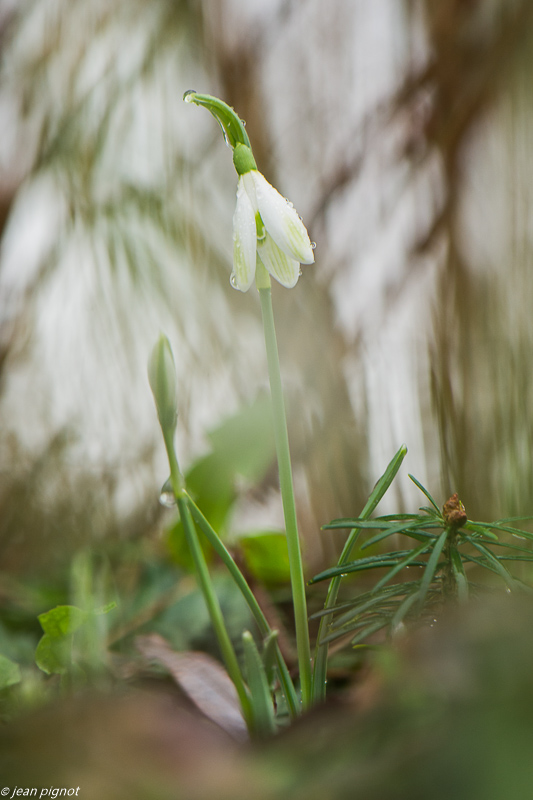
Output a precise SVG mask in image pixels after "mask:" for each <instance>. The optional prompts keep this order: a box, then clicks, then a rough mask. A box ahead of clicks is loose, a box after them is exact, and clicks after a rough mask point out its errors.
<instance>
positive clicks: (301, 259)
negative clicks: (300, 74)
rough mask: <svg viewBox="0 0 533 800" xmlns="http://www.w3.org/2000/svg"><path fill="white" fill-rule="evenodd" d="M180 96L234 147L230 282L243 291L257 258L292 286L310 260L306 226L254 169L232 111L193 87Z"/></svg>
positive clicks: (239, 123)
mask: <svg viewBox="0 0 533 800" xmlns="http://www.w3.org/2000/svg"><path fill="white" fill-rule="evenodd" d="M184 100H185V101H186V102H188V103H196V104H197V105H201V106H204V107H205V108H208V109H209V111H210V112H211V113H212V114H213V116H214V117H215V118H216V119H217V120H218V122H219V124H220V127H221V128H222V131H223V133H224V138H225V139H226V142H227V144H228V145H229V146H230V147H232V148H233V163H234V165H235V169H236V170H237V174H238V175H239V183H238V186H237V205H236V207H235V214H234V216H233V272H232V273H231V284H232V286H234V287H235V288H236V289H239V290H240V291H241V292H247V291H248V289H249V288H250V286H251V285H252V283H253V282H254V278H255V274H256V267H257V259H259V261H260V262H261V263H262V265H263V266H264V267H265V268H266V270H267V271H268V272H269V273H270V275H272V277H273V278H275V279H276V280H277V281H279V283H281V284H282V286H286V287H287V288H288V289H291V288H292V287H293V286H295V285H296V283H297V281H298V278H299V276H300V264H312V263H313V262H314V260H315V259H314V255H313V247H314V245H312V244H311V242H310V240H309V234H308V233H307V230H306V228H305V225H304V224H303V222H302V220H301V219H300V217H299V216H298V214H297V212H296V211H295V209H294V208H293V206H292V203H289V201H288V200H286V199H285V198H284V197H282V196H281V195H280V193H279V192H278V191H277V190H276V189H274V187H273V186H271V185H270V183H269V182H268V181H267V180H266V178H265V177H264V176H263V175H261V173H260V172H259V171H258V169H257V165H256V163H255V159H254V157H253V153H252V149H251V146H250V140H249V138H248V134H247V133H246V129H245V127H244V123H243V122H242V120H241V119H239V117H238V116H237V114H236V113H235V111H234V110H233V109H232V108H230V107H229V106H228V105H226V103H224V102H223V101H222V100H219V99H218V98H216V97H212V96H211V95H202V94H198V93H197V92H194V91H188V92H185V95H184Z"/></svg>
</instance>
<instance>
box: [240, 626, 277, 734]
mask: <svg viewBox="0 0 533 800" xmlns="http://www.w3.org/2000/svg"><path fill="white" fill-rule="evenodd" d="M242 644H243V648H244V661H245V664H246V674H247V677H248V686H249V687H250V694H251V704H252V717H253V726H254V732H255V733H256V734H258V735H260V736H271V735H273V734H274V733H275V732H276V721H275V718H274V705H273V702H272V694H271V692H270V687H269V683H268V679H267V675H266V672H265V667H264V665H263V661H262V659H261V656H260V655H259V651H258V649H257V646H256V644H255V642H254V638H253V636H252V634H251V633H250V632H249V631H245V632H244V633H243V635H242Z"/></svg>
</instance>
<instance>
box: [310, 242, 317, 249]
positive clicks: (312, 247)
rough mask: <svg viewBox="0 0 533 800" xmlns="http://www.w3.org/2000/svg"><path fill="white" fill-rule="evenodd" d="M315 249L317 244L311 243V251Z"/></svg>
mask: <svg viewBox="0 0 533 800" xmlns="http://www.w3.org/2000/svg"><path fill="white" fill-rule="evenodd" d="M315 248H316V242H311V250H314V249H315Z"/></svg>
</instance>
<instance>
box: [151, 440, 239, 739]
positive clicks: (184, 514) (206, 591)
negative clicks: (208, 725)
mask: <svg viewBox="0 0 533 800" xmlns="http://www.w3.org/2000/svg"><path fill="white" fill-rule="evenodd" d="M163 436H164V439H165V446H166V449H167V454H168V461H169V465H170V480H171V483H172V489H173V491H174V495H175V497H176V503H177V506H178V511H179V514H180V519H181V522H182V524H183V529H184V531H185V537H186V539H187V545H188V547H189V550H190V552H191V556H192V559H193V561H194V566H195V570H196V576H197V578H198V583H199V585H200V589H201V591H202V594H203V596H204V600H205V603H206V605H207V609H208V611H209V616H210V618H211V623H212V625H213V628H214V630H215V634H216V637H217V640H218V644H219V647H220V651H221V653H222V658H223V660H224V663H225V665H226V669H227V670H228V675H229V676H230V678H231V680H232V681H233V683H234V685H235V689H236V690H237V695H238V697H239V702H240V704H241V708H242V712H243V716H244V719H245V721H246V724H247V725H248V728H249V729H251V726H252V708H251V703H250V697H249V694H248V691H247V689H246V686H245V685H244V681H243V678H242V674H241V670H240V667H239V662H238V661H237V656H236V655H235V650H234V648H233V644H232V643H231V639H230V637H229V634H228V631H227V629H226V625H225V623H224V617H223V616H222V610H221V608H220V603H219V601H218V597H217V595H216V593H215V590H214V587H213V583H212V581H211V575H210V574H209V568H208V566H207V563H206V560H205V556H204V553H203V550H202V547H201V545H200V541H199V539H198V534H197V532H196V528H195V526H194V522H193V519H192V516H191V512H190V509H189V503H188V497H187V494H186V491H185V481H184V479H183V475H182V474H181V471H180V469H179V465H178V460H177V458H176V451H175V449H174V442H173V441H172V439H171V437H170V436H169V435H168V434H167V433H165V431H163Z"/></svg>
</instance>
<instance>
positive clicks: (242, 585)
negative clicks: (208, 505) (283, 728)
mask: <svg viewBox="0 0 533 800" xmlns="http://www.w3.org/2000/svg"><path fill="white" fill-rule="evenodd" d="M185 496H186V498H187V501H188V503H189V508H190V510H191V514H192V517H193V519H194V521H195V522H196V524H197V525H198V527H199V528H200V530H201V531H202V533H203V534H204V536H205V537H206V539H207V540H208V542H209V543H210V545H211V546H212V547H213V549H214V550H215V552H216V553H217V555H218V556H219V558H220V560H221V561H222V563H223V564H225V566H226V567H227V569H228V571H229V573H230V575H231V577H232V578H233V580H234V581H235V584H236V586H237V587H238V589H239V590H240V592H241V594H242V596H243V597H244V599H245V601H246V603H247V604H248V608H249V609H250V611H251V612H252V614H253V617H254V619H255V621H256V623H257V627H258V628H259V631H260V633H261V636H262V637H263V638H266V637H267V636H269V635H270V634H271V633H272V628H271V627H270V625H269V624H268V620H267V618H266V617H265V615H264V614H263V611H262V609H261V606H260V605H259V603H258V602H257V600H256V599H255V596H254V593H253V592H252V590H251V589H250V587H249V586H248V583H247V581H246V578H245V577H244V575H243V574H242V572H241V571H240V569H239V567H238V566H237V564H236V563H235V561H234V560H233V557H232V555H231V553H230V552H229V551H228V550H227V548H226V546H225V545H224V543H223V542H222V541H221V539H220V538H219V536H218V534H217V533H216V531H215V530H214V529H213V528H212V527H211V525H210V523H209V521H208V520H207V519H206V517H204V515H203V514H202V512H201V511H200V509H199V508H198V506H197V505H196V503H195V502H194V501H193V500H192V498H191V497H190V496H189V495H188V494H187V493H186V492H185ZM275 647H276V666H277V669H278V675H279V681H280V684H281V688H282V690H283V692H284V694H285V698H286V700H287V706H288V708H289V713H290V715H291V717H296V716H298V713H299V711H300V708H299V701H298V697H297V695H296V692H295V690H294V686H293V683H292V680H291V676H290V673H289V670H288V669H287V665H286V663H285V660H284V658H283V655H282V653H281V650H280V649H279V645H278V644H276V646H275Z"/></svg>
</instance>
